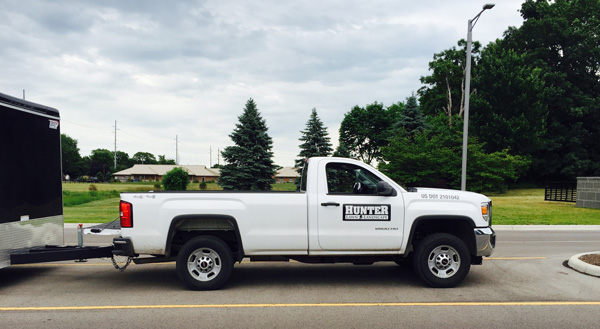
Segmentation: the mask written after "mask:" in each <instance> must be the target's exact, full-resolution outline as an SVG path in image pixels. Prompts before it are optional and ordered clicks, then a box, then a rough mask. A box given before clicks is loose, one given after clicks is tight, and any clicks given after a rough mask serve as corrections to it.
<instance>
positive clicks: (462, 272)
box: [413, 233, 471, 288]
mask: <svg viewBox="0 0 600 329" xmlns="http://www.w3.org/2000/svg"><path fill="white" fill-rule="evenodd" d="M413 268H414V270H415V272H416V273H417V275H419V277H420V278H421V279H422V280H423V281H425V283H427V284H428V285H429V286H431V287H434V288H452V287H455V286H457V285H459V284H460V283H461V282H462V281H463V280H464V279H465V277H466V276H467V274H469V269H470V268H471V254H470V253H469V249H468V248H467V246H466V245H465V243H464V242H463V241H462V240H460V239H459V238H457V237H456V236H454V235H452V234H447V233H435V234H432V235H429V236H427V237H425V238H424V239H423V240H421V241H420V242H419V244H418V245H417V247H416V249H415V253H414V255H413Z"/></svg>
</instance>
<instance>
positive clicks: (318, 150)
mask: <svg viewBox="0 0 600 329" xmlns="http://www.w3.org/2000/svg"><path fill="white" fill-rule="evenodd" d="M301 133H302V137H300V139H299V140H300V141H301V142H303V143H302V144H300V153H299V154H298V156H299V157H300V158H299V159H296V167H297V168H300V170H301V168H302V166H304V161H305V160H306V158H310V157H317V156H329V155H330V154H331V152H332V151H333V147H332V146H331V142H330V138H329V137H328V135H329V133H328V132H327V128H325V127H324V126H323V122H322V121H321V119H319V116H318V115H317V110H316V109H314V108H313V109H312V113H311V115H310V119H308V121H307V122H306V129H305V130H302V131H301Z"/></svg>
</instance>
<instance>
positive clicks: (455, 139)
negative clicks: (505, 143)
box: [379, 116, 531, 192]
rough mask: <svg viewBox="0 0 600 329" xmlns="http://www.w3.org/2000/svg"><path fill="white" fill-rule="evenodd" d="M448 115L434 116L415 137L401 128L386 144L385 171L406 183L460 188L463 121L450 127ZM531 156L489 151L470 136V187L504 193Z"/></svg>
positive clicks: (391, 176)
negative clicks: (427, 125) (445, 116)
mask: <svg viewBox="0 0 600 329" xmlns="http://www.w3.org/2000/svg"><path fill="white" fill-rule="evenodd" d="M445 120H446V118H444V117H442V116H440V117H433V118H431V119H430V129H429V130H426V131H424V132H423V133H417V134H415V135H414V136H408V135H406V134H404V133H403V131H399V132H397V133H396V135H395V136H394V137H393V138H392V139H391V140H390V145H389V146H387V147H384V148H383V150H382V153H383V155H384V160H385V161H384V162H382V163H380V165H379V168H380V169H381V171H382V172H383V173H385V174H386V175H388V176H389V177H390V178H392V179H393V180H395V181H396V182H398V183H399V184H402V185H404V186H411V187H415V186H421V187H441V188H453V189H458V188H460V180H461V162H462V121H461V120H460V118H457V119H455V121H458V123H455V124H454V125H453V126H450V127H449V126H448V125H447V124H446V122H445ZM530 163H531V159H530V158H528V157H522V156H518V155H511V154H509V150H503V151H502V152H494V153H485V152H484V150H483V144H482V143H480V142H478V141H477V139H476V138H474V137H469V145H468V159H467V165H468V167H467V174H468V177H467V189H468V190H469V191H476V192H484V191H485V192H503V191H506V190H507V188H508V184H509V183H510V182H514V181H516V180H517V179H518V178H519V177H521V176H522V175H523V174H524V173H525V172H526V170H527V168H529V165H530Z"/></svg>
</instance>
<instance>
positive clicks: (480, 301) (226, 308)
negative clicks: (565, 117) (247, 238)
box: [0, 230, 600, 329]
mask: <svg viewBox="0 0 600 329" xmlns="http://www.w3.org/2000/svg"><path fill="white" fill-rule="evenodd" d="M497 234H498V244H497V247H496V250H495V253H494V255H493V257H491V258H488V259H485V260H484V263H483V265H482V266H473V267H472V268H471V272H470V274H469V275H468V276H467V278H466V280H465V281H464V282H463V284H462V285H461V286H459V287H457V288H453V289H432V288H427V287H425V286H424V285H423V284H422V283H421V282H420V281H419V279H418V278H417V277H416V276H415V275H414V274H413V272H412V269H411V268H410V266H408V265H405V266H398V265H395V264H387V263H380V264H375V265H372V266H354V265H346V264H336V265H306V264H301V263H247V262H244V263H242V264H236V267H235V270H234V273H233V275H232V277H231V280H230V283H229V284H228V285H227V286H226V287H225V289H223V290H219V291H207V292H194V291H188V290H186V288H185V287H184V286H183V285H182V284H181V283H180V282H179V281H178V279H177V275H176V273H175V265H174V264H173V263H167V264H146V265H131V266H130V267H129V268H128V269H127V270H126V271H125V272H123V273H119V272H118V271H116V270H115V269H114V268H113V267H112V265H111V264H110V261H108V260H90V261H89V262H87V263H75V262H60V263H52V264H40V265H24V266H11V267H9V268H5V269H2V270H0V328H75V327H77V328H80V327H82V326H84V325H91V326H93V327H94V329H96V328H115V327H121V326H122V327H131V328H142V327H144V328H180V327H181V328H186V327H194V328H401V327H404V328H413V327H421V328H423V327H424V328H429V327H442V328H482V327H485V328H564V327H570V328H597V327H598V326H599V323H600V278H597V277H592V276H587V275H584V274H581V273H578V272H575V271H573V270H571V269H569V268H566V267H565V266H564V265H563V263H564V262H565V261H566V260H567V259H568V258H569V257H571V256H572V255H574V254H577V253H581V252H587V251H596V250H600V231H598V230H595V231H589V230H588V231H519V230H517V231H513V230H500V231H497ZM67 237H68V239H67V242H68V243H75V242H76V238H75V237H74V235H72V230H69V232H68V234H67ZM106 241H110V238H107V237H88V236H86V237H85V242H86V244H90V245H91V244H99V243H102V242H106Z"/></svg>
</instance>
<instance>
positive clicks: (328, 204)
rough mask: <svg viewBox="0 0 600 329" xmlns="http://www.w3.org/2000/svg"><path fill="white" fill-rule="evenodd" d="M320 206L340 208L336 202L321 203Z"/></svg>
mask: <svg viewBox="0 0 600 329" xmlns="http://www.w3.org/2000/svg"><path fill="white" fill-rule="evenodd" d="M321 205H322V206H323V207H329V206H336V207H339V206H340V204H339V203H337V202H323V203H321Z"/></svg>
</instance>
